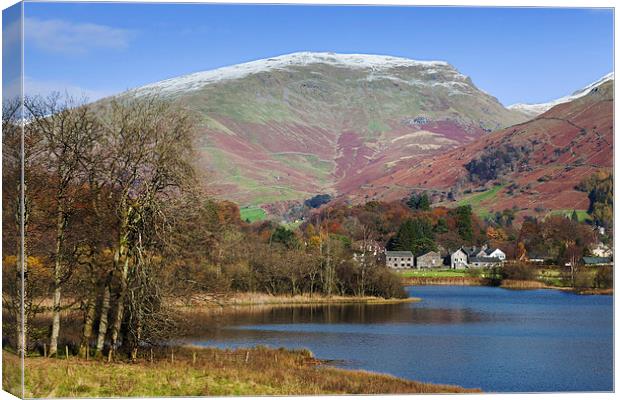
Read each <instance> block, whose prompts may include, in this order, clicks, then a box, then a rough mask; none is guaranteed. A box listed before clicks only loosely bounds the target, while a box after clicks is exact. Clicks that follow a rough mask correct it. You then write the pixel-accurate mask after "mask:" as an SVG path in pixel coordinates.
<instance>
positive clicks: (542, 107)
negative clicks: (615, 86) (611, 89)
mask: <svg viewBox="0 0 620 400" xmlns="http://www.w3.org/2000/svg"><path fill="white" fill-rule="evenodd" d="M613 79H614V73H613V72H610V73H609V74H607V75H605V76H603V77H602V78H601V79H599V80H597V81H596V82H593V83H591V84H589V85H588V86H586V87H584V88H583V89H580V90H577V91H576V92H574V93H573V94H571V95H568V96H564V97H561V98H559V99H556V100H553V101H550V102H548V103H538V104H525V103H518V104H513V105H510V106H508V109H510V110H513V111H518V112H520V113H521V114H523V115H525V116H526V117H529V118H534V117H536V116H537V115H540V114H542V113H544V112H545V111H547V110H549V109H551V108H552V107H554V106H557V105H558V104H562V103H568V102H569V101H572V100H575V99H578V98H580V97H583V96H585V95H587V94H588V93H590V91H591V90H592V89H594V88H596V87H597V86H600V85H602V84H603V83H605V82H607V81H611V80H613Z"/></svg>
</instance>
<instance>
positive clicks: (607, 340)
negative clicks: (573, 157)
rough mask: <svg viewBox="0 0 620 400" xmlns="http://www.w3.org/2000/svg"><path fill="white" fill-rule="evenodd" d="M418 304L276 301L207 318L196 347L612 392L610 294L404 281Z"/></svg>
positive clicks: (510, 384)
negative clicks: (286, 351)
mask: <svg viewBox="0 0 620 400" xmlns="http://www.w3.org/2000/svg"><path fill="white" fill-rule="evenodd" d="M407 291H408V293H409V295H410V296H415V297H421V298H422V301H421V302H419V303H406V304H391V305H338V306H334V305H331V306H311V307H310V306H309V307H299V306H297V307H275V308H259V309H255V310H249V309H248V310H247V311H242V312H239V313H231V314H229V315H226V316H220V317H218V318H216V321H214V322H209V323H208V325H209V327H207V328H206V330H205V333H204V334H202V333H201V335H200V337H199V338H194V339H191V340H189V341H190V342H191V343H193V344H196V345H201V346H214V347H220V348H223V347H250V346H255V345H267V346H271V347H287V348H307V349H310V350H311V351H312V352H313V353H314V355H315V356H316V357H318V358H322V359H329V360H336V361H335V365H337V366H338V367H341V368H350V369H365V370H369V371H376V372H385V373H389V374H392V375H395V376H399V377H403V378H407V379H413V380H418V381H423V382H431V383H444V384H455V385H460V386H463V387H468V388H481V389H482V390H484V391H487V392H547V391H612V390H613V297H612V296H580V295H575V294H572V293H567V292H562V291H556V290H508V289H502V288H496V287H477V286H416V287H408V288H407Z"/></svg>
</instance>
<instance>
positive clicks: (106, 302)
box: [95, 276, 110, 356]
mask: <svg viewBox="0 0 620 400" xmlns="http://www.w3.org/2000/svg"><path fill="white" fill-rule="evenodd" d="M102 297H103V299H102V302H101V317H100V318H99V334H98V336H97V347H96V349H95V356H99V355H101V352H102V351H103V345H104V344H105V334H106V332H107V330H108V312H109V311H110V276H109V277H108V279H107V281H106V283H105V285H104V287H103V296H102Z"/></svg>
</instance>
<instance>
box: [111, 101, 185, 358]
mask: <svg viewBox="0 0 620 400" xmlns="http://www.w3.org/2000/svg"><path fill="white" fill-rule="evenodd" d="M102 114H103V116H102V123H103V126H104V132H105V135H104V139H103V146H102V148H103V149H105V152H106V155H105V160H106V161H105V168H104V170H105V171H107V177H106V179H105V182H106V184H107V185H109V192H110V193H111V195H112V196H113V204H114V209H115V214H116V219H117V221H116V224H117V229H116V231H117V236H118V237H117V241H116V246H115V250H114V259H113V263H114V268H115V270H116V271H118V272H119V274H120V276H119V281H120V289H119V293H118V300H117V306H116V311H115V313H114V314H113V318H112V325H111V327H110V329H111V331H110V342H111V348H110V351H111V352H112V351H113V350H114V349H115V348H116V347H117V346H118V344H119V339H120V338H119V334H120V330H121V325H122V322H123V316H124V308H125V302H126V299H127V294H128V283H129V278H130V272H132V273H133V272H135V271H130V269H131V268H135V267H136V264H135V260H136V258H135V257H136V251H137V249H138V243H139V241H137V240H138V237H139V236H137V235H133V236H132V232H134V233H135V232H137V231H140V229H139V227H138V226H137V225H138V224H140V223H142V222H143V221H142V220H141V218H140V216H141V215H142V213H143V212H144V211H145V210H148V209H149V208H150V209H154V208H158V209H159V207H158V204H161V202H166V198H167V197H168V196H170V195H172V194H173V193H175V191H178V190H179V188H182V187H183V186H184V184H185V183H186V182H187V181H188V180H189V179H191V177H193V169H192V166H191V162H190V159H191V154H192V148H193V146H192V145H193V137H192V135H193V129H192V122H191V119H190V117H189V116H188V114H186V113H184V112H183V111H181V110H179V109H174V108H172V107H171V106H170V105H169V104H168V103H166V102H164V101H161V100H160V99H158V98H156V97H145V98H139V99H120V100H113V101H112V102H111V103H110V105H109V106H107V107H105V108H104V109H103V110H102ZM161 219H163V220H165V216H162V217H161ZM152 228H153V229H154V228H156V227H152ZM153 229H150V230H149V234H152V233H154V231H153ZM132 260H133V261H134V263H132Z"/></svg>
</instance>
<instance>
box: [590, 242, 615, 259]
mask: <svg viewBox="0 0 620 400" xmlns="http://www.w3.org/2000/svg"><path fill="white" fill-rule="evenodd" d="M592 255H593V256H595V257H611V256H612V251H611V248H609V246H606V245H604V244H603V243H600V242H599V243H597V244H596V246H595V247H594V248H593V249H592Z"/></svg>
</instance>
